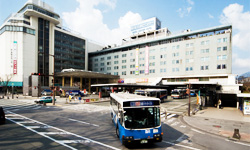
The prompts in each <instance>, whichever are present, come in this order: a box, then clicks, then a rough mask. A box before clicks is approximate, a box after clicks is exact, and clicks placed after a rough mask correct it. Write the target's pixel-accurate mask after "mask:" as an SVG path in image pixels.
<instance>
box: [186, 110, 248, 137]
mask: <svg viewBox="0 0 250 150" xmlns="http://www.w3.org/2000/svg"><path fill="white" fill-rule="evenodd" d="M183 121H184V122H186V123H187V124H188V125H190V126H192V127H194V128H196V129H199V130H201V131H203V132H208V133H212V134H216V135H220V136H224V137H227V138H230V139H231V138H233V135H234V130H235V129H239V133H240V135H241V138H240V141H245V142H250V116H244V115H243V114H242V112H241V111H240V110H237V109H236V108H223V109H217V108H211V107H209V108H207V109H204V110H201V111H198V112H197V113H196V114H195V115H192V116H190V117H189V116H183Z"/></svg>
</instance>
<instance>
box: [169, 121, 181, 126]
mask: <svg viewBox="0 0 250 150" xmlns="http://www.w3.org/2000/svg"><path fill="white" fill-rule="evenodd" d="M178 124H180V122H175V123H172V124H171V126H176V125H178Z"/></svg>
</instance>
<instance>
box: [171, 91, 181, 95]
mask: <svg viewBox="0 0 250 150" xmlns="http://www.w3.org/2000/svg"><path fill="white" fill-rule="evenodd" d="M171 94H180V92H178V91H172V92H171Z"/></svg>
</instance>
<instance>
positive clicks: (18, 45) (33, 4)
mask: <svg viewBox="0 0 250 150" xmlns="http://www.w3.org/2000/svg"><path fill="white" fill-rule="evenodd" d="M87 43H88V40H87V39H86V38H83V37H81V36H80V35H79V34H76V33H74V32H72V31H70V30H68V29H65V28H63V27H62V20H61V19H60V16H59V15H58V14H57V13H55V12H54V9H53V8H52V7H51V6H49V5H48V4H46V3H44V2H43V1H40V0H29V1H28V2H27V3H26V4H25V5H24V6H23V7H22V8H21V9H20V10H19V11H18V12H17V13H14V14H11V15H10V16H9V17H8V18H7V19H6V20H5V22H4V23H3V25H2V26H1V27H0V52H1V56H0V57H1V63H0V69H1V74H0V75H1V78H4V77H5V76H6V75H9V76H11V77H12V78H11V81H10V82H9V86H15V87H21V88H22V87H23V94H25V95H26V94H28V93H29V90H30V88H32V87H30V85H31V84H30V75H31V73H41V74H43V76H40V79H39V80H40V82H39V86H51V85H52V77H51V76H52V75H53V74H54V73H55V72H60V71H61V70H62V69H68V68H75V69H81V70H87V69H88V67H87V63H86V62H87V60H88V59H87V58H86V57H87V56H88V55H87V50H88V47H87V45H88V44H87ZM91 44H92V43H91ZM92 45H93V44H92ZM99 47H100V46H99ZM90 49H91V47H90ZM54 63H55V65H54ZM54 66H55V68H54Z"/></svg>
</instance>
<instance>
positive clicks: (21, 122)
mask: <svg viewBox="0 0 250 150" xmlns="http://www.w3.org/2000/svg"><path fill="white" fill-rule="evenodd" d="M9 119H12V118H9ZM17 123H36V122H34V121H20V122H19V121H17Z"/></svg>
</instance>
